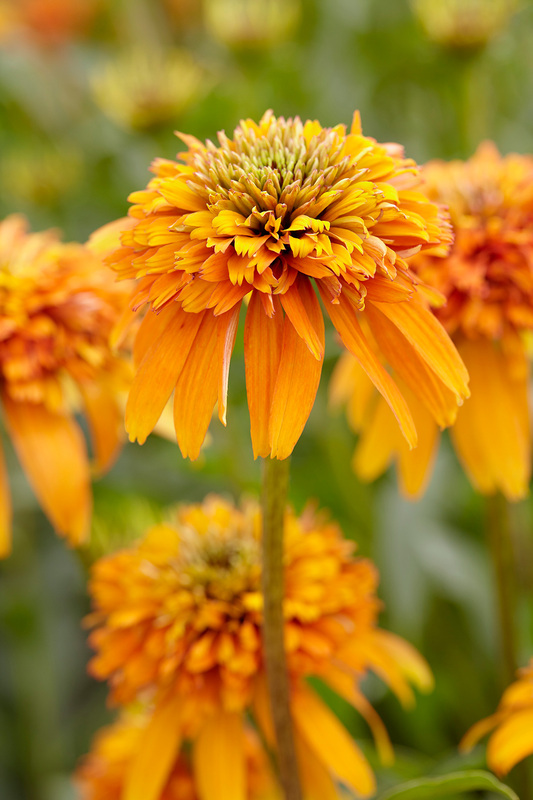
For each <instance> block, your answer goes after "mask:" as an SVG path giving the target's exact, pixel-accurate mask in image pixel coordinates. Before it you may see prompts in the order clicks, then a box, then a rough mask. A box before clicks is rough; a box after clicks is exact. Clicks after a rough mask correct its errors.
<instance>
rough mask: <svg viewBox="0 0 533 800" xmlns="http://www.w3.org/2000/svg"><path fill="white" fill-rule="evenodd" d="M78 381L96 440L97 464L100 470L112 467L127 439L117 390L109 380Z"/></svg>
mask: <svg viewBox="0 0 533 800" xmlns="http://www.w3.org/2000/svg"><path fill="white" fill-rule="evenodd" d="M78 385H79V388H80V391H81V395H82V398H83V403H84V405H85V410H86V412H87V419H88V422H89V429H90V432H91V438H92V442H93V448H94V456H95V460H94V468H95V471H96V472H97V473H98V474H99V473H102V472H105V471H106V470H108V469H109V468H110V467H111V465H112V464H113V462H114V461H115V459H116V457H117V455H118V453H119V450H120V446H121V444H122V440H123V439H124V422H123V414H122V410H121V408H120V406H119V404H118V402H117V392H116V390H115V389H114V387H112V386H111V385H110V383H109V381H106V380H105V379H104V380H101V381H100V382H96V381H90V382H89V381H87V382H86V383H83V384H82V383H80V384H78Z"/></svg>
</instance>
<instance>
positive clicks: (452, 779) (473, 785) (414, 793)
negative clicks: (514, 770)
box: [379, 769, 519, 800]
mask: <svg viewBox="0 0 533 800" xmlns="http://www.w3.org/2000/svg"><path fill="white" fill-rule="evenodd" d="M475 789H486V790H487V791H490V792H496V793H497V794H500V795H502V796H503V797H507V799H508V800H519V797H518V795H517V794H515V793H514V792H513V790H512V789H510V788H509V787H508V786H506V785H505V784H504V783H501V781H499V780H498V779H497V778H495V777H494V775H491V773H490V772H483V771H482V770H478V769H470V770H465V771H463V772H451V773H450V774H448V775H439V776H437V777H435V778H418V779H417V780H415V781H409V782H408V783H403V784H402V785H401V786H396V787H395V788H394V789H389V790H388V791H387V792H385V794H382V795H380V797H379V800H433V798H434V797H443V796H446V795H447V796H449V795H450V794H453V793H454V792H456V793H461V792H469V791H473V790H475Z"/></svg>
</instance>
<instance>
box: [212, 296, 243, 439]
mask: <svg viewBox="0 0 533 800" xmlns="http://www.w3.org/2000/svg"><path fill="white" fill-rule="evenodd" d="M240 310H241V304H240V303H238V304H237V305H236V306H235V307H234V308H232V309H231V311H226V313H225V314H221V315H220V316H219V317H217V351H218V364H219V381H218V418H219V420H220V421H221V423H222V424H223V425H225V424H226V410H227V404H228V380H229V365H230V361H231V354H232V353H233V347H234V346H235V338H236V336H237V326H238V324H239V312H240Z"/></svg>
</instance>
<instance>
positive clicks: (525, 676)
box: [461, 659, 533, 775]
mask: <svg viewBox="0 0 533 800" xmlns="http://www.w3.org/2000/svg"><path fill="white" fill-rule="evenodd" d="M517 675H518V680H516V681H515V682H514V683H512V684H511V685H510V686H509V687H508V688H507V689H506V690H505V692H504V693H503V695H502V698H501V700H500V703H499V705H498V708H497V709H496V712H495V713H494V714H492V715H491V716H490V717H487V718H486V719H482V720H480V721H479V722H477V723H476V724H475V725H473V726H472V727H471V728H470V730H469V731H468V733H467V734H466V735H465V737H464V738H463V740H462V742H461V749H462V750H470V749H471V748H472V747H473V746H474V745H475V744H476V742H478V741H479V739H481V738H482V736H485V735H486V734H487V733H489V732H490V731H492V730H494V728H495V729H496V730H495V731H494V733H493V734H492V736H491V737H490V739H489V743H488V746H487V763H488V765H489V767H490V768H491V770H493V772H495V773H496V774H497V775H505V774H506V773H507V772H509V770H511V769H512V768H513V767H514V766H515V764H518V762H519V761H522V759H523V758H526V756H530V755H531V754H532V753H533V659H531V661H530V662H529V665H528V666H527V667H524V668H523V669H519V670H518V673H517Z"/></svg>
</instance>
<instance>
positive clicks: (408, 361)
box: [365, 303, 458, 433]
mask: <svg viewBox="0 0 533 800" xmlns="http://www.w3.org/2000/svg"><path fill="white" fill-rule="evenodd" d="M365 316H366V318H367V319H368V321H369V323H370V327H371V329H372V333H373V334H374V336H375V338H376V342H377V343H378V346H379V348H380V350H381V352H382V353H383V355H384V356H385V358H386V360H387V361H388V363H389V364H390V365H391V367H392V368H393V370H394V371H395V372H396V373H397V375H398V376H399V377H401V378H402V380H403V381H404V382H405V383H406V384H407V386H408V387H409V388H410V389H411V392H412V393H413V395H415V396H416V397H419V398H420V399H421V400H422V402H423V403H424V404H425V406H426V407H427V409H428V410H429V411H430V412H431V413H432V415H433V417H434V419H435V421H436V423H437V425H439V426H440V427H441V428H445V427H447V426H448V425H451V424H452V423H453V422H454V420H455V418H456V417H457V410H458V405H457V399H456V396H455V395H454V394H453V392H451V391H450V390H449V389H448V388H447V387H446V386H445V385H444V384H443V383H442V381H441V380H440V378H438V377H437V375H436V374H435V372H434V371H433V370H432V369H430V368H429V367H428V365H427V364H426V362H425V361H424V359H423V358H422V357H421V356H419V355H418V353H417V351H416V350H415V348H414V347H413V346H412V345H411V344H410V343H409V342H408V341H407V340H406V338H405V337H404V336H403V334H402V333H401V332H400V331H399V330H398V328H397V327H396V325H394V324H393V323H392V322H391V321H390V320H389V319H388V318H387V317H386V316H385V314H383V313H382V312H381V311H380V310H379V309H378V308H377V307H376V306H375V305H374V304H373V303H367V306H366V310H365ZM409 407H410V408H411V411H412V410H413V409H412V407H411V405H410V404H409ZM419 433H420V432H419Z"/></svg>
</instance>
